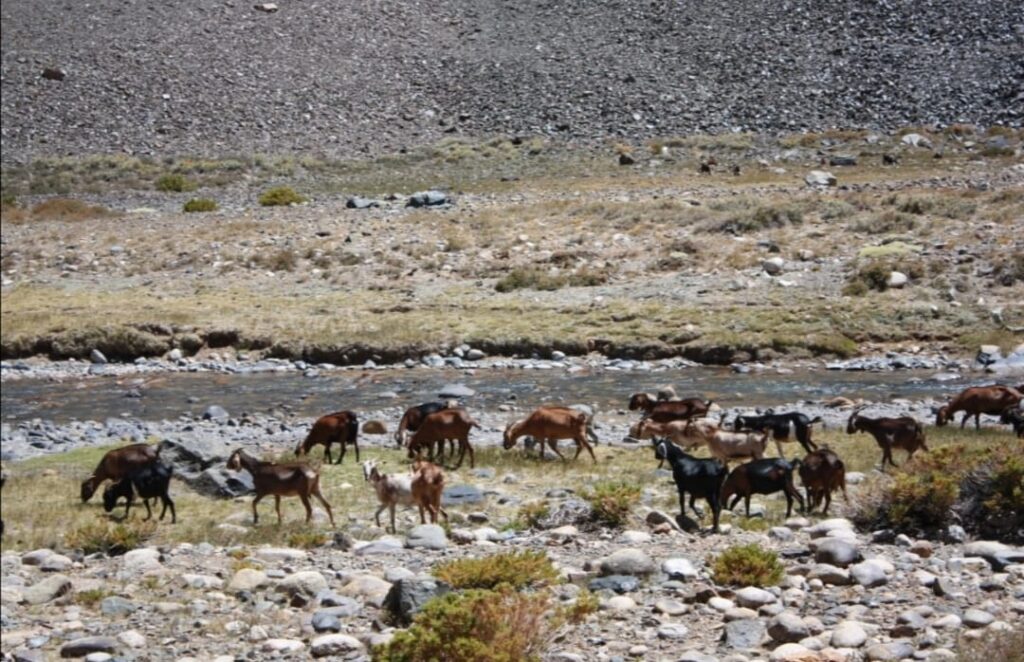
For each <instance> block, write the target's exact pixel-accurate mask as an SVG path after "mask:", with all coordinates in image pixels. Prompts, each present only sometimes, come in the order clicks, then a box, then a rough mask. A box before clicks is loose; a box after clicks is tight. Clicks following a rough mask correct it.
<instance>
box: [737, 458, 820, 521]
mask: <svg viewBox="0 0 1024 662" xmlns="http://www.w3.org/2000/svg"><path fill="white" fill-rule="evenodd" d="M775 492H782V493H783V494H784V495H785V497H786V517H789V516H790V515H791V514H792V513H793V499H796V500H797V501H798V502H800V510H801V511H802V510H804V498H803V497H802V496H800V493H799V492H797V490H796V487H794V486H793V464H790V463H789V462H787V461H786V460H783V459H782V458H768V459H763V460H753V461H752V462H747V463H746V464H741V465H740V466H738V467H736V468H735V469H733V470H732V472H730V473H729V477H728V478H726V479H725V483H723V484H722V505H724V506H726V507H727V508H728V509H729V510H732V509H733V508H735V507H736V504H737V503H739V501H740V499H743V501H744V505H745V507H746V513H747V517H750V495H751V494H774V493H775ZM732 496H734V497H735V498H734V499H733V500H732V503H731V504H730V503H729V497H732Z"/></svg>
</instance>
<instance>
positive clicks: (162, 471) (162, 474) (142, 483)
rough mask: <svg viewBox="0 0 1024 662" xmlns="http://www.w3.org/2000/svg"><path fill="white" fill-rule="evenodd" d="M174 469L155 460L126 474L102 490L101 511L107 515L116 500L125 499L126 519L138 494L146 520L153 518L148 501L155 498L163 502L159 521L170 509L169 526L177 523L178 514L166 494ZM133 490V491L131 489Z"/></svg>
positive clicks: (115, 503) (168, 495)
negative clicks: (144, 510) (144, 509)
mask: <svg viewBox="0 0 1024 662" xmlns="http://www.w3.org/2000/svg"><path fill="white" fill-rule="evenodd" d="M173 472H174V469H173V468H172V467H171V466H170V465H167V464H164V463H163V462H161V461H159V460H157V461H156V462H153V463H152V464H150V465H147V466H145V467H142V468H141V469H138V470H136V471H133V472H132V473H130V474H128V475H127V476H125V477H124V478H122V479H121V480H119V481H118V482H116V483H114V484H113V485H108V486H107V488H106V489H105V490H103V509H104V510H105V511H107V512H108V513H109V512H110V511H112V510H113V509H114V507H115V506H116V505H117V500H118V499H120V498H121V497H124V498H125V506H124V516H125V519H127V518H128V511H129V510H131V507H132V500H133V498H134V495H135V494H136V493H138V495H139V496H140V497H142V503H143V504H144V505H145V506H146V519H147V520H148V519H150V518H151V517H153V511H152V509H151V508H150V506H149V500H150V499H155V498H157V497H159V498H160V500H161V501H162V502H163V505H164V507H163V510H161V511H160V519H161V520H162V519H163V518H164V515H166V514H167V509H168V508H170V509H171V524H175V523H177V521H178V514H177V512H175V510H174V502H173V501H171V496H170V494H168V488H169V487H170V484H171V474H172V473H173ZM133 488H134V489H133Z"/></svg>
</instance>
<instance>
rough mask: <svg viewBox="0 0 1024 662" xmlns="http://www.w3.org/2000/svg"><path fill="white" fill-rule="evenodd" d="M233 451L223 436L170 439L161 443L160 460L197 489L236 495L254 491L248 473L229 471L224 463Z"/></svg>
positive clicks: (217, 495)
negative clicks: (217, 437) (220, 437)
mask: <svg viewBox="0 0 1024 662" xmlns="http://www.w3.org/2000/svg"><path fill="white" fill-rule="evenodd" d="M233 451H234V447H232V446H230V445H228V443H227V442H224V441H221V440H219V439H173V440H172V439H168V440H165V441H163V442H162V443H161V444H160V459H162V460H163V461H164V462H166V463H168V464H170V465H171V466H172V467H174V474H175V476H176V477H177V478H180V479H181V480H183V481H185V483H187V484H188V486H189V487H191V488H192V489H193V490H195V491H196V492H199V493H200V494H202V495H204V496H210V497H222V498H234V497H237V496H243V495H245V494H251V493H252V491H253V485H252V477H251V476H250V475H249V474H248V473H247V472H244V471H238V472H235V471H228V470H227V467H225V466H224V465H225V463H226V462H227V460H228V458H229V457H230V456H231V453H232V452H233Z"/></svg>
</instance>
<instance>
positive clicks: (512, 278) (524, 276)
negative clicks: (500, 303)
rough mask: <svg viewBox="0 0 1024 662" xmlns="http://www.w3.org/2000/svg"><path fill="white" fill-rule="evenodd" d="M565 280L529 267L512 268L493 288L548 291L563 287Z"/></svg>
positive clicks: (499, 289)
mask: <svg viewBox="0 0 1024 662" xmlns="http://www.w3.org/2000/svg"><path fill="white" fill-rule="evenodd" d="M565 282H566V281H565V278H564V277H562V276H552V275H550V274H548V273H547V272H546V271H542V270H540V269H537V268H534V267H530V268H525V269H513V270H512V271H510V272H509V274H508V275H507V276H505V277H504V278H502V279H501V280H499V281H498V282H497V283H496V284H495V286H494V289H496V290H497V291H499V292H512V291H513V290H523V289H530V290H549V291H550V290H557V289H560V288H562V287H565Z"/></svg>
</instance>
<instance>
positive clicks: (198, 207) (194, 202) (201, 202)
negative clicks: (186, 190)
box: [181, 198, 217, 214]
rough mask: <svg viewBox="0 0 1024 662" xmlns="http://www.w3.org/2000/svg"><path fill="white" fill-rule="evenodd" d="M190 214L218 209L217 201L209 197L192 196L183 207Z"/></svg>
mask: <svg viewBox="0 0 1024 662" xmlns="http://www.w3.org/2000/svg"><path fill="white" fill-rule="evenodd" d="M181 209H182V211H184V212H185V213H188V214H192V213H196V212H206V211H217V201H216V200H211V199H209V198H192V199H191V200H189V201H188V202H186V203H185V205H184V206H183V207H182V208H181Z"/></svg>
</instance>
